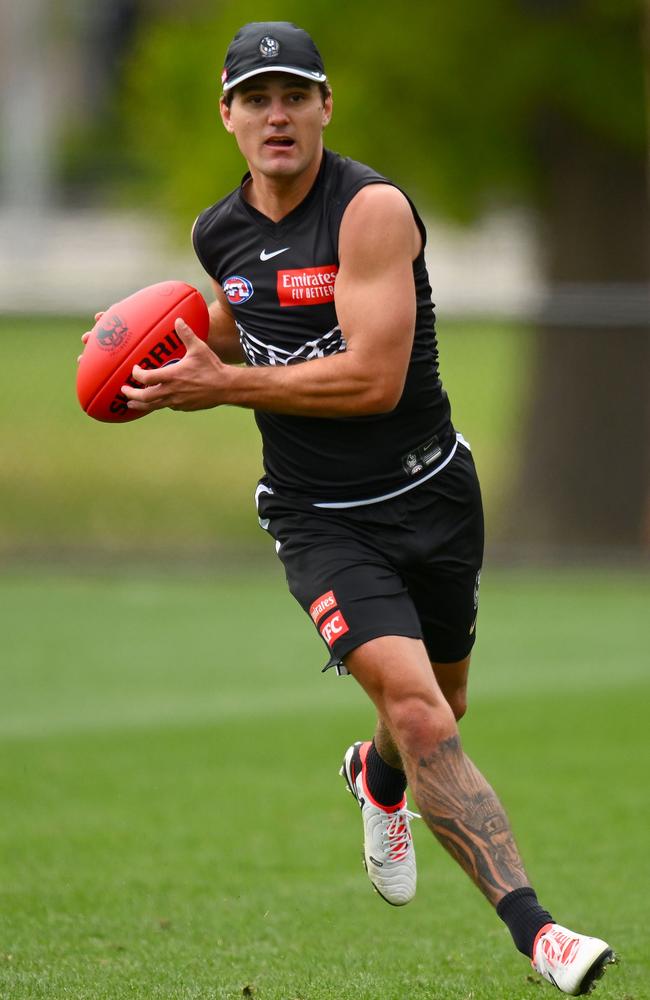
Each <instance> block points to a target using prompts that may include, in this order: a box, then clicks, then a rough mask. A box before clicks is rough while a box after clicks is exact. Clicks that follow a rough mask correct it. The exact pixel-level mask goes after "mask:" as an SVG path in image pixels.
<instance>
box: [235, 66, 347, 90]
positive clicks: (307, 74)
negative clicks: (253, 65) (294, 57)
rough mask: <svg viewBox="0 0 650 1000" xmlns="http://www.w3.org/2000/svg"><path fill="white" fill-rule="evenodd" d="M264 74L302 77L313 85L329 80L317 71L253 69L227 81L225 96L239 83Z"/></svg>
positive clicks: (279, 67)
mask: <svg viewBox="0 0 650 1000" xmlns="http://www.w3.org/2000/svg"><path fill="white" fill-rule="evenodd" d="M262 73H288V74H289V75H290V76H302V77H303V78H304V79H305V80H311V81H312V82H313V83H325V81H326V80H327V77H326V76H325V74H324V73H318V72H317V71H316V70H314V71H313V72H312V71H311V70H308V69H296V68H295V66H275V65H274V66H261V67H260V68H259V69H252V70H251V71H250V73H242V74H241V76H237V77H235V79H234V80H227V81H226V82H225V83H224V85H223V92H224V94H227V93H228V91H229V90H232V88H233V87H236V86H237V84H238V83H243V82H244V80H248V79H249V78H250V77H251V76H260V74H262Z"/></svg>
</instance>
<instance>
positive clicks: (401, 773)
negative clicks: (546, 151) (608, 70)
mask: <svg viewBox="0 0 650 1000" xmlns="http://www.w3.org/2000/svg"><path fill="white" fill-rule="evenodd" d="M222 83H223V96H222V99H221V116H222V119H223V123H224V125H225V128H226V129H227V131H228V132H230V133H232V134H233V135H234V137H235V139H236V141H237V143H238V145H239V149H240V150H241V153H242V155H243V157H244V159H245V160H246V161H247V164H248V172H247V174H246V175H245V177H244V179H243V181H242V184H241V186H240V187H239V188H237V190H235V191H234V192H232V193H231V194H229V195H228V196H227V197H225V198H223V199H222V200H221V201H219V202H217V203H216V204H215V205H213V206H212V207H211V208H208V209H206V211H204V212H202V213H201V215H200V216H199V218H198V219H197V221H196V223H195V226H194V230H193V240H194V247H195V249H196V252H197V254H198V257H199V259H200V261H201V263H202V264H203V266H204V268H205V269H206V271H207V273H208V274H209V275H210V277H211V279H212V283H213V286H214V294H215V300H214V302H213V303H212V305H211V306H210V314H211V326H210V336H209V340H208V345H209V346H206V345H205V344H203V343H202V342H201V341H199V340H198V339H197V338H196V337H194V335H193V334H192V332H191V330H189V328H188V327H187V326H186V325H185V324H184V323H183V322H182V321H180V320H179V321H177V324H176V329H177V331H178V333H179V335H180V336H181V337H182V339H183V341H184V342H185V344H186V346H187V354H186V357H185V358H184V359H183V360H182V361H181V362H179V363H178V364H177V365H174V366H171V367H168V368H164V369H162V370H159V371H155V372H149V371H144V370H143V369H140V368H139V367H137V366H136V367H135V368H134V370H133V374H134V378H135V379H136V380H137V381H138V382H139V383H141V385H142V386H143V388H141V389H136V388H133V387H131V386H124V387H123V389H122V391H123V392H124V394H125V396H127V397H128V399H129V400H130V402H129V404H128V405H129V406H130V407H132V408H133V409H136V410H139V411H142V412H149V411H150V410H154V409H158V408H160V407H171V408H172V409H178V410H195V409H203V408H206V407H213V406H219V405H222V404H228V405H235V406H242V407H248V408H250V409H252V410H254V411H255V418H256V421H257V423H258V426H259V429H260V431H261V435H262V441H263V451H264V468H265V476H264V477H263V478H262V480H261V481H260V483H259V485H258V488H257V504H258V512H259V518H260V523H261V525H262V527H263V528H265V529H266V530H267V531H268V532H270V534H271V535H272V536H273V537H274V539H275V544H276V548H277V551H278V554H279V557H280V559H281V560H282V562H283V564H284V567H285V570H286V575H287V581H288V584H289V588H290V590H291V593H292V594H293V595H294V597H295V598H296V599H297V600H298V601H299V602H300V604H301V605H302V607H303V608H304V610H305V611H306V612H307V613H308V614H309V615H310V616H311V618H312V620H313V622H314V625H315V626H316V628H317V629H318V631H319V633H320V635H321V637H322V638H323V640H324V641H325V643H326V646H327V649H328V653H329V660H328V663H327V667H329V666H333V667H336V668H337V670H338V671H339V672H340V673H342V672H349V673H350V674H352V675H353V677H354V678H355V679H356V680H357V682H358V683H359V684H360V685H361V686H362V687H363V688H364V690H365V691H366V693H367V694H368V696H369V697H370V698H371V700H372V701H373V703H374V705H375V707H376V709H377V715H378V722H377V728H376V731H375V734H374V738H373V739H372V740H366V741H359V742H356V743H354V744H353V745H352V746H350V747H349V749H348V750H347V752H346V753H345V757H344V762H343V767H342V769H341V773H342V774H343V776H344V778H345V781H346V783H347V786H348V788H349V790H350V791H351V792H352V794H353V796H354V797H355V799H356V800H357V802H358V804H359V806H360V808H361V815H362V819H363V825H364V840H365V859H366V867H367V871H368V875H369V878H370V881H371V882H372V884H373V885H374V887H375V888H376V889H377V891H378V892H379V894H380V895H381V896H382V897H383V898H384V899H385V900H386V901H387V902H389V903H392V904H394V905H402V904H405V903H408V902H409V900H410V899H412V897H413V895H414V893H415V887H416V864H415V853H414V848H413V842H412V839H411V833H410V827H409V820H410V819H411V818H412V816H413V814H412V813H410V812H409V810H408V809H407V806H406V798H405V790H406V787H407V785H408V786H409V787H410V790H411V794H412V796H413V799H414V801H415V803H416V805H417V807H418V809H419V811H420V814H421V816H422V818H423V819H424V821H425V823H426V824H427V826H428V827H429V829H430V830H431V832H432V833H433V834H434V836H435V837H436V838H437V839H438V841H439V842H440V843H441V844H442V845H443V847H445V848H446V849H447V850H448V851H449V853H450V854H451V855H452V857H453V858H454V859H455V860H456V861H457V862H458V864H459V865H460V866H461V867H462V868H463V869H464V870H465V872H466V873H467V874H468V875H469V877H470V878H471V879H472V881H473V882H474V883H475V884H476V886H477V887H478V888H479V889H480V890H481V892H482V893H483V894H484V895H485V896H486V898H487V899H488V901H489V902H490V903H491V904H492V905H493V906H494V907H495V908H496V911H497V913H498V915H499V916H500V917H501V919H502V920H504V921H505V923H506V924H507V926H508V927H509V929H510V932H511V934H512V937H513V940H514V942H515V945H516V946H517V948H518V949H519V950H520V951H521V952H523V954H524V955H527V956H528V957H529V958H530V959H531V962H532V965H533V968H534V969H536V970H537V972H539V973H541V975H542V976H544V977H545V978H546V979H547V980H549V981H550V982H551V983H553V984H554V985H556V986H557V987H558V988H559V989H560V990H562V991H564V992H565V993H568V994H570V995H578V994H582V993H586V992H587V991H588V990H589V989H590V988H591V985H592V984H593V982H594V980H595V979H596V978H597V977H598V976H600V975H601V974H602V972H603V971H604V969H605V966H606V964H607V963H608V962H610V961H613V953H612V949H611V948H610V947H609V946H608V944H607V943H606V942H605V941H603V940H600V939H598V938H594V937H588V936H585V935H582V934H577V933H575V932H573V931H571V930H568V929H567V928H565V927H563V926H561V925H559V924H557V923H555V921H554V919H553V917H552V916H551V914H550V913H549V912H548V911H547V910H546V909H544V908H543V907H542V906H541V905H540V903H539V902H538V900H537V897H536V895H535V892H534V890H533V889H532V888H531V886H530V883H529V880H528V876H527V875H526V872H525V869H524V866H523V862H522V860H521V857H520V855H519V852H518V849H517V847H516V844H515V841H514V838H513V835H512V832H511V830H510V825H509V823H508V819H507V817H506V814H505V812H504V810H503V807H502V806H501V804H500V802H499V800H498V798H497V796H496V795H495V793H494V791H493V790H492V788H491V787H490V785H489V784H488V783H487V781H486V780H485V778H484V777H483V776H482V774H481V773H480V772H479V771H478V769H477V768H476V767H475V765H474V764H473V763H472V761H471V760H469V758H468V757H467V756H466V755H465V754H464V752H463V749H462V747H461V742H460V738H459V733H458V725H457V723H458V720H459V719H460V718H461V717H462V715H463V714H464V712H465V708H466V692H467V676H468V670H469V664H470V655H471V649H472V646H473V644H474V640H475V636H476V615H477V610H478V590H479V578H480V569H481V561H482V552H483V520H482V510H481V499H480V491H479V486H478V482H477V478H476V473H475V469H474V463H473V461H472V456H471V453H470V450H469V446H468V445H467V443H466V442H465V441H464V440H463V438H462V436H461V435H460V434H458V433H457V432H456V430H455V429H454V427H453V425H452V422H451V413H450V406H449V401H448V399H447V395H446V393H445V391H444V389H443V387H442V384H441V381H440V378H439V374H438V352H437V346H436V335H435V327H434V314H433V307H432V303H431V288H430V285H429V278H428V275H427V270H426V265H425V258H424V246H425V239H426V233H425V228H424V225H423V223H422V220H421V219H420V216H419V215H418V213H417V211H416V209H415V206H414V205H413V203H412V202H411V201H410V199H409V198H408V196H407V195H405V194H404V192H402V191H401V190H400V189H399V188H398V187H397V186H396V185H394V184H393V183H391V182H390V181H388V180H387V179H386V178H384V177H382V176H381V175H380V174H378V173H376V172H375V171H374V170H372V169H371V168H370V167H367V166H365V165H363V164H361V163H357V162H354V161H353V160H349V159H345V158H343V157H341V156H339V155H337V154H335V153H332V152H330V151H328V150H325V149H324V148H323V140H322V133H323V129H324V128H325V127H326V126H327V124H328V122H329V120H330V117H331V114H332V94H331V90H330V87H329V84H328V82H327V78H326V74H325V70H324V67H323V63H322V60H321V57H320V54H319V52H318V50H317V48H316V46H315V44H314V42H313V41H312V39H311V38H310V36H309V35H308V34H307V33H306V32H304V31H302V30H301V29H299V28H297V27H295V26H294V25H292V24H289V23H287V22H266V23H255V24H247V25H245V26H244V27H243V28H242V29H241V30H240V31H239V32H238V33H237V35H236V36H235V38H234V40H233V42H232V43H231V45H230V47H229V49H228V52H227V55H226V61H225V68H224V71H223V76H222ZM240 362H245V363H246V364H245V365H241V364H240Z"/></svg>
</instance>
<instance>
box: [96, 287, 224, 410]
mask: <svg viewBox="0 0 650 1000" xmlns="http://www.w3.org/2000/svg"><path fill="white" fill-rule="evenodd" d="M179 317H180V319H183V320H185V322H186V323H187V325H188V326H189V327H191V329H192V330H193V331H194V333H195V334H196V335H197V337H200V338H201V340H206V339H207V336H208V326H209V322H210V317H209V315H208V307H207V305H206V304H205V299H204V298H203V296H202V295H201V293H200V292H197V290H196V288H192V286H191V285H186V284H185V282H184V281H161V282H160V283H159V284H157V285H149V286H148V287H147V288H142V289H141V290H140V291H139V292H135V293H134V294H133V295H129V297H128V298H126V299H122V301H121V302H116V303H115V305H114V306H111V307H110V309H107V310H106V312H105V313H104V314H103V315H102V317H101V318H100V320H99V321H98V322H97V323H96V324H95V326H94V327H93V329H92V331H91V334H90V337H89V338H88V341H87V343H86V345H85V347H84V352H83V354H82V355H81V361H80V362H79V368H78V370H77V396H78V398H79V402H80V403H81V406H82V407H83V409H84V410H85V411H86V413H87V414H88V416H89V417H94V418H95V420H104V421H106V422H107V423H124V422H125V421H127V420H137V419H138V417H142V416H144V414H143V413H138V412H137V411H134V410H129V409H128V408H127V405H126V403H127V400H126V396H124V395H123V393H122V392H121V391H120V390H121V388H122V386H123V385H126V384H128V385H132V386H135V387H136V388H140V383H139V382H136V381H135V379H134V378H133V376H132V375H131V369H132V368H133V366H134V365H135V364H138V365H140V367H141V368H150V369H151V368H162V367H163V366H164V365H168V364H170V363H171V362H173V361H178V360H180V358H182V357H183V355H184V354H185V345H184V344H183V342H182V340H181V339H180V337H179V336H178V334H177V333H176V331H175V329H174V320H176V319H178V318H179Z"/></svg>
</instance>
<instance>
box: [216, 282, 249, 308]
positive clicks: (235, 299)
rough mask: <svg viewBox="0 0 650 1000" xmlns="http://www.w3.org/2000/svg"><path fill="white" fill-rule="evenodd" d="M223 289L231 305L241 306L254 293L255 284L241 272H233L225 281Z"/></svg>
mask: <svg viewBox="0 0 650 1000" xmlns="http://www.w3.org/2000/svg"><path fill="white" fill-rule="evenodd" d="M223 290H224V294H225V296H226V298H227V299H228V301H229V302H230V305H231V306H241V305H243V303H244V302H248V300H249V299H250V298H251V297H252V295H253V286H252V284H251V282H250V281H249V280H248V278H242V276H241V274H231V275H230V277H229V278H226V280H225V281H224V283H223Z"/></svg>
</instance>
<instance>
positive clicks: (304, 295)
mask: <svg viewBox="0 0 650 1000" xmlns="http://www.w3.org/2000/svg"><path fill="white" fill-rule="evenodd" d="M338 270H339V269H338V267H337V266H336V264H325V265H324V266H322V267H298V268H294V269H293V270H289V271H278V299H279V300H280V305H281V306H320V305H323V304H324V303H326V302H333V301H334V282H335V281H336V275H337V274H338Z"/></svg>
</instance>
